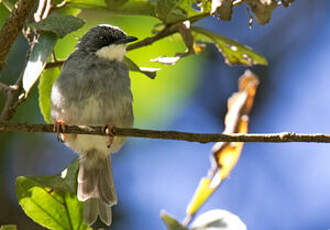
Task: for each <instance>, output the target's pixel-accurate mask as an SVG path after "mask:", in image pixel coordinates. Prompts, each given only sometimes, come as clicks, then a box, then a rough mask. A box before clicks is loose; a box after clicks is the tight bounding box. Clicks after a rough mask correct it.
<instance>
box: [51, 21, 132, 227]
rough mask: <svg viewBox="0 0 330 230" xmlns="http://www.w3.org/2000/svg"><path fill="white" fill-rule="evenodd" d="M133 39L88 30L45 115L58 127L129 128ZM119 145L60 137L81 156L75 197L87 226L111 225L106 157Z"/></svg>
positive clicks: (103, 29) (111, 140)
mask: <svg viewBox="0 0 330 230" xmlns="http://www.w3.org/2000/svg"><path fill="white" fill-rule="evenodd" d="M136 40H137V38H136V37H133V36H128V35H127V34H126V33H125V32H124V31H123V30H121V29H120V28H119V27H116V26H112V25H108V24H101V25H97V26H95V27H92V28H91V29H90V30H89V31H88V32H87V33H86V34H85V35H83V36H82V38H81V39H80V40H79V42H78V43H77V45H76V47H75V50H74V51H73V53H72V54H71V55H70V56H69V57H68V58H67V60H66V61H65V62H64V64H63V66H62V68H61V73H60V75H59V76H58V78H57V80H56V81H55V83H54V84H53V86H52V90H51V96H50V98H51V110H50V113H51V120H52V122H54V124H57V127H58V128H60V127H65V125H68V124H70V125H87V126H88V125H95V126H97V125H107V127H122V128H131V127H133V121H134V116H133V108H132V103H133V95H132V92H131V82H130V78H129V71H128V67H127V66H126V64H125V63H124V57H125V53H126V47H127V43H129V42H133V41H136ZM58 125H59V126H58ZM62 132H63V131H62ZM124 141H125V138H124V137H118V136H113V137H109V136H108V137H107V136H96V135H93V136H92V135H83V134H65V140H64V143H65V144H66V145H67V146H69V147H70V148H71V149H72V150H73V151H75V152H76V153H78V154H79V155H80V157H79V161H80V163H79V171H78V177H77V181H78V186H77V197H78V200H80V201H83V202H84V211H83V212H84V214H83V216H84V220H85V222H86V223H87V224H88V225H89V226H91V225H93V224H94V223H95V222H96V221H97V220H98V219H100V220H101V221H102V222H103V223H104V224H105V225H107V226H109V225H111V222H112V212H111V207H112V206H114V205H116V204H117V194H116V190H115V185H114V179H113V174H112V168H111V160H110V157H109V155H110V154H112V153H115V152H117V151H119V149H120V148H121V147H122V145H123V144H124Z"/></svg>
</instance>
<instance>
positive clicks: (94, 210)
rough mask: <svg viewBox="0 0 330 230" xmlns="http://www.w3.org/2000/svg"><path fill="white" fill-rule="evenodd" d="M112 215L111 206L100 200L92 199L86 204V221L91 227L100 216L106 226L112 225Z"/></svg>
mask: <svg viewBox="0 0 330 230" xmlns="http://www.w3.org/2000/svg"><path fill="white" fill-rule="evenodd" d="M111 214H112V213H111V206H110V205H108V204H107V203H105V202H103V201H101V200H100V199H97V198H91V199H88V200H86V201H85V203H84V220H85V222H86V224H87V225H89V226H90V225H92V224H94V223H95V222H96V220H97V217H98V216H99V217H100V220H101V221H102V222H103V223H104V224H106V225H108V226H109V225H111V222H112V215H111Z"/></svg>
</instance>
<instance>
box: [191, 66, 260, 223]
mask: <svg viewBox="0 0 330 230" xmlns="http://www.w3.org/2000/svg"><path fill="white" fill-rule="evenodd" d="M258 84H259V81H258V78H257V76H256V75H254V74H253V73H252V72H251V71H249V70H247V71H245V73H244V74H243V75H242V76H241V78H240V79H239V85H238V86H239V91H238V92H237V93H234V94H233V95H232V96H231V97H230V98H229V100H228V112H227V114H226V117H225V130H224V131H223V133H224V134H226V133H247V132H248V121H249V117H248V115H249V112H250V110H251V108H252V105H253V101H254V96H255V94H256V90H257V87H258ZM243 144H244V143H243V142H218V143H216V144H215V145H214V146H213V148H212V158H211V161H212V168H211V169H210V171H209V176H208V177H204V178H202V179H201V181H200V183H199V185H198V187H197V189H196V191H195V194H194V196H193V198H192V200H191V201H190V203H189V205H188V207H187V210H186V213H187V217H188V218H189V217H191V216H193V215H194V213H195V212H196V211H197V210H198V209H199V208H200V207H201V206H202V205H203V204H204V202H205V201H206V200H207V199H208V197H209V196H210V195H211V194H212V193H213V192H214V191H215V190H216V189H217V188H218V187H219V186H220V185H221V183H222V181H223V180H224V179H225V178H227V177H228V175H229V174H230V172H231V170H232V169H233V167H234V166H235V165H236V163H237V161H238V159H239V157H240V154H241V151H242V148H243Z"/></svg>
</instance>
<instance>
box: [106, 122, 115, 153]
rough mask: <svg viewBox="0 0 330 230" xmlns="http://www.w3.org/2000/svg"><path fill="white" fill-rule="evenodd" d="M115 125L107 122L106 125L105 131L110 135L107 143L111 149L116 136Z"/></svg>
mask: <svg viewBox="0 0 330 230" xmlns="http://www.w3.org/2000/svg"><path fill="white" fill-rule="evenodd" d="M115 128H116V127H115V126H114V125H112V124H106V125H105V126H104V132H105V134H107V135H108V136H109V139H108V143H107V148H108V149H109V148H110V147H111V145H112V142H113V138H114V136H115Z"/></svg>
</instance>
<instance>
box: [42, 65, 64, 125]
mask: <svg viewBox="0 0 330 230" xmlns="http://www.w3.org/2000/svg"><path fill="white" fill-rule="evenodd" d="M59 75H60V68H59V67H57V68H51V69H46V70H45V71H44V72H43V73H42V76H41V78H40V81H39V85H38V89H39V108H40V111H41V114H42V116H43V118H44V120H45V121H46V122H47V123H50V122H51V118H50V94H51V91H52V86H53V84H54V83H55V81H56V79H57V77H58V76H59Z"/></svg>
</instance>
